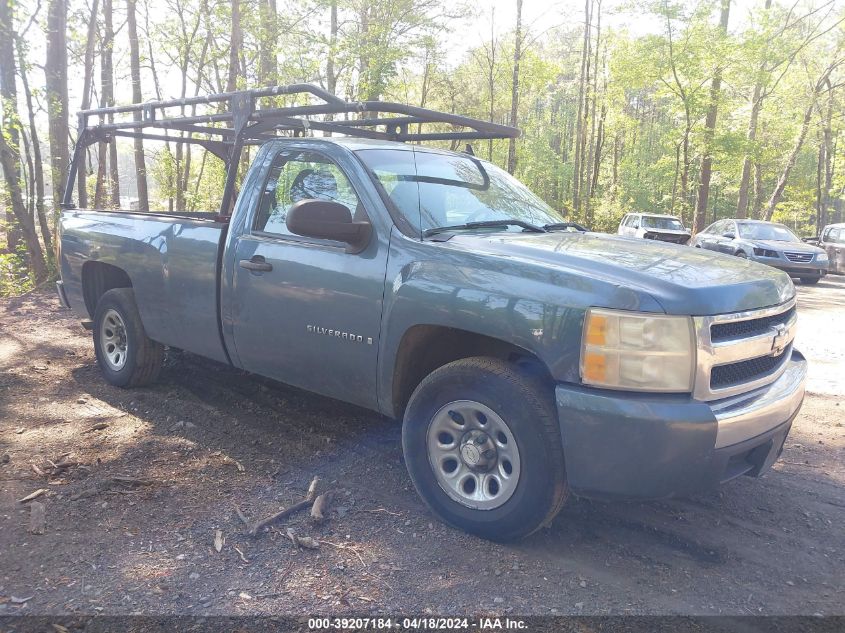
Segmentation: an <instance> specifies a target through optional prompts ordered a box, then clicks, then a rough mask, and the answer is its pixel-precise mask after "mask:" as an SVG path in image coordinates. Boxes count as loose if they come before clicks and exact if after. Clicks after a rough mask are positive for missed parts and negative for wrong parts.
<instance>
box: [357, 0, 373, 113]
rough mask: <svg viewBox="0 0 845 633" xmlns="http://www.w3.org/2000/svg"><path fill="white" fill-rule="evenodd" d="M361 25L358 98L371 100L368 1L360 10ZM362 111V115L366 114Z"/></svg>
mask: <svg viewBox="0 0 845 633" xmlns="http://www.w3.org/2000/svg"><path fill="white" fill-rule="evenodd" d="M358 21H359V27H360V41H359V42H358V46H359V55H358V98H359V99H362V100H369V99H371V98H372V92H373V86H372V85H371V81H370V5H369V3H368V2H364V3H362V4H361V8H360V10H359V12H358ZM366 114H367V113H366V112H362V113H361V117H362V118H364V117H365V116H366Z"/></svg>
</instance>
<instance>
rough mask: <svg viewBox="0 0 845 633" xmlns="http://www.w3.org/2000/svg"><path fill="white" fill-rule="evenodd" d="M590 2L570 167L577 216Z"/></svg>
mask: <svg viewBox="0 0 845 633" xmlns="http://www.w3.org/2000/svg"><path fill="white" fill-rule="evenodd" d="M591 19H592V18H591V16H590V0H584V39H583V42H582V45H581V72H580V75H579V77H578V114H577V116H576V119H575V138H574V141H575V148H574V149H575V155H574V158H573V167H572V208H573V210H574V212H575V213H576V214H577V213H578V212H579V211H580V209H581V199H580V193H581V191H580V190H581V137H582V136H583V128H584V107H585V105H586V103H585V94H584V90H585V86H586V80H587V73H588V72H589V70H588V64H589V55H590V52H589V48H590V25H591Z"/></svg>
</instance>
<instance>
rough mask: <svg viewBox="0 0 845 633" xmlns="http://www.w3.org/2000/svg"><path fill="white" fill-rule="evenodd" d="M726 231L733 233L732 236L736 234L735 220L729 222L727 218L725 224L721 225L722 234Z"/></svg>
mask: <svg viewBox="0 0 845 633" xmlns="http://www.w3.org/2000/svg"><path fill="white" fill-rule="evenodd" d="M726 233H733V234H734V237H736V236H737V231H736V223H735V222H731V221H730V220H727V221H726V222H725V226H723V227H722V235H725V234H726Z"/></svg>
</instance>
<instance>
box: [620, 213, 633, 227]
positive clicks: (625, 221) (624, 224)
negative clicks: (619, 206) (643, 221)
mask: <svg viewBox="0 0 845 633" xmlns="http://www.w3.org/2000/svg"><path fill="white" fill-rule="evenodd" d="M630 221H631V216H630V215H628V214H627V213H626V214H625V217H624V218H622V222H620V223H619V226H628V222H630Z"/></svg>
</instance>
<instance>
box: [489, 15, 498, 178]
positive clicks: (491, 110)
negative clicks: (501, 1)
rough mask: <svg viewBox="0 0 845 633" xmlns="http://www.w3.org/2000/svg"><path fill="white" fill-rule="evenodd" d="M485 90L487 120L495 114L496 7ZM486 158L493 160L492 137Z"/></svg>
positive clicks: (492, 16) (491, 23)
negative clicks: (488, 99) (487, 95)
mask: <svg viewBox="0 0 845 633" xmlns="http://www.w3.org/2000/svg"><path fill="white" fill-rule="evenodd" d="M487 92H488V94H489V95H490V104H489V105H490V108H489V112H488V115H489V119H488V120H489V121H490V123H493V117H494V116H496V8H495V7H493V9H492V10H491V12H490V57H489V58H488V60H487ZM487 160H489V161H491V162H492V161H493V139H492V138H491V139H489V140H488V141H487Z"/></svg>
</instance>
